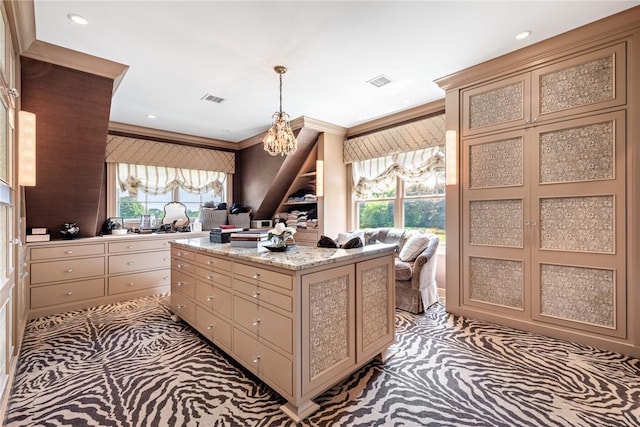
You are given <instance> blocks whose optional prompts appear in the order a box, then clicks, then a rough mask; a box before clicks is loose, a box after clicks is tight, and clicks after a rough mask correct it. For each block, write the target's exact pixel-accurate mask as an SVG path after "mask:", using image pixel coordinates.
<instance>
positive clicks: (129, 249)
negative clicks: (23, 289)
mask: <svg viewBox="0 0 640 427" xmlns="http://www.w3.org/2000/svg"><path fill="white" fill-rule="evenodd" d="M188 234H189V235H192V236H194V237H195V236H197V237H200V236H203V235H205V233H188ZM175 238H176V235H175V234H157V235H131V236H108V237H95V238H88V239H78V240H58V241H50V242H39V243H29V244H27V257H26V260H27V262H28V270H27V271H28V273H29V274H28V276H27V277H28V279H29V284H28V287H29V293H28V300H29V318H30V319H32V318H35V317H40V316H45V315H49V314H53V313H60V312H63V311H69V310H77V309H81V308H87V307H92V306H96V305H100V304H107V303H110V302H115V301H121V300H126V299H130V298H135V297H139V296H143V295H153V294H158V293H165V292H168V291H169V287H170V286H169V285H170V267H171V261H170V248H169V241H170V240H174V239H175Z"/></svg>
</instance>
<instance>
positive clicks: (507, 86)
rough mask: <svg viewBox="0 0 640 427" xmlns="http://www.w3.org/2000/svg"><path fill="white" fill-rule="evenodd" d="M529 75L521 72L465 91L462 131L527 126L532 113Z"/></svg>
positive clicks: (465, 134)
mask: <svg viewBox="0 0 640 427" xmlns="http://www.w3.org/2000/svg"><path fill="white" fill-rule="evenodd" d="M529 91H530V75H529V74H528V73H527V74H522V75H518V76H514V77H510V78H507V79H504V80H500V81H497V82H494V83H490V84H487V85H483V86H480V87H476V88H473V89H468V90H465V91H463V92H462V135H463V136H468V135H474V134H478V133H481V132H492V131H496V130H501V129H507V128H513V127H517V126H524V125H525V124H527V123H528V120H529V116H530V103H529Z"/></svg>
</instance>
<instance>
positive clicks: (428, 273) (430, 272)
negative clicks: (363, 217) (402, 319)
mask: <svg viewBox="0 0 640 427" xmlns="http://www.w3.org/2000/svg"><path fill="white" fill-rule="evenodd" d="M364 233H365V244H372V243H377V242H380V243H390V244H395V245H396V246H397V247H398V250H397V253H396V258H395V281H396V308H399V309H401V310H406V311H409V312H411V313H416V314H418V313H422V312H423V311H424V310H425V309H426V308H428V307H430V306H431V305H433V304H435V303H436V302H438V286H437V284H436V263H437V255H436V252H437V249H438V245H439V243H440V239H439V238H438V236H436V235H434V234H430V233H420V232H417V231H413V230H404V229H402V228H369V229H365V230H364Z"/></svg>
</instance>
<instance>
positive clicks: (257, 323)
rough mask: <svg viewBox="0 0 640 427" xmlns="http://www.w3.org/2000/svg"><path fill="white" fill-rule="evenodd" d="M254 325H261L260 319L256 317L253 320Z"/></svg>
mask: <svg viewBox="0 0 640 427" xmlns="http://www.w3.org/2000/svg"><path fill="white" fill-rule="evenodd" d="M251 324H252V325H253V326H259V325H260V319H256V320H254V321H253V323H251Z"/></svg>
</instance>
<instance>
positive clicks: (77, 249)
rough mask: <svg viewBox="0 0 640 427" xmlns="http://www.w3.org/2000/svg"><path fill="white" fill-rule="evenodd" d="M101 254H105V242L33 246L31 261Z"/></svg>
mask: <svg viewBox="0 0 640 427" xmlns="http://www.w3.org/2000/svg"><path fill="white" fill-rule="evenodd" d="M101 254H104V244H102V243H96V244H94V245H67V246H54V247H47V248H31V252H30V255H29V256H30V257H31V261H40V260H43V259H53V258H59V259H65V258H75V257H79V256H88V255H101Z"/></svg>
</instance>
